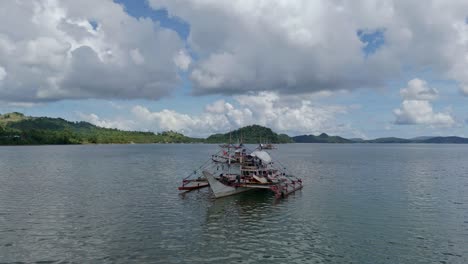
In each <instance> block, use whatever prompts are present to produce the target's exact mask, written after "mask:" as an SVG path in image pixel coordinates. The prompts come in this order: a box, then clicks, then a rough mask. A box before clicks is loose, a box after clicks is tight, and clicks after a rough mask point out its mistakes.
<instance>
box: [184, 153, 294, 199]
mask: <svg viewBox="0 0 468 264" xmlns="http://www.w3.org/2000/svg"><path fill="white" fill-rule="evenodd" d="M278 164H279V162H278ZM200 174H201V175H200ZM195 176H196V177H195ZM194 177H195V179H193V178H194ZM200 182H203V184H200ZM208 185H209V186H210V189H211V190H212V192H213V194H214V196H215V197H216V198H220V197H225V196H229V195H233V194H237V193H241V192H246V191H251V190H259V189H264V190H265V189H266V190H270V191H272V192H273V194H274V195H275V197H276V198H283V197H285V196H287V195H289V194H290V193H293V192H295V191H297V190H299V189H301V188H302V180H301V179H299V178H297V177H295V176H293V175H291V174H289V173H288V172H287V171H286V169H285V168H284V167H283V166H278V165H277V163H276V162H274V161H273V160H272V158H271V156H270V154H269V153H268V152H266V151H265V150H263V149H262V148H261V147H259V148H257V149H255V150H254V151H250V150H248V149H247V148H246V147H245V146H244V145H243V144H238V145H232V144H226V145H222V146H221V150H220V151H219V152H218V153H216V154H214V155H212V157H211V159H210V161H209V162H207V163H205V164H204V165H202V166H201V167H200V168H199V169H198V170H196V171H194V173H193V174H191V175H189V176H188V177H187V178H186V179H184V181H183V185H182V186H181V187H179V189H181V190H193V189H197V187H199V188H202V187H206V186H208ZM192 187H194V188H192ZM187 188H190V189H187Z"/></svg>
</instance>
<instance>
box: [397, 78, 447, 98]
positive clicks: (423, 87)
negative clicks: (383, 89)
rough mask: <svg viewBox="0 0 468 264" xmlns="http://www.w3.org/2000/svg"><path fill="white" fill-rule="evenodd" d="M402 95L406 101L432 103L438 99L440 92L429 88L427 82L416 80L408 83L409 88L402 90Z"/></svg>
mask: <svg viewBox="0 0 468 264" xmlns="http://www.w3.org/2000/svg"><path fill="white" fill-rule="evenodd" d="M400 95H401V97H403V98H404V99H405V100H426V101H432V100H435V99H437V97H438V95H439V92H438V91H437V90H436V89H434V88H429V87H428V86H427V82H426V81H424V80H421V79H418V78H416V79H413V80H411V81H409V82H408V87H406V88H403V89H401V90H400Z"/></svg>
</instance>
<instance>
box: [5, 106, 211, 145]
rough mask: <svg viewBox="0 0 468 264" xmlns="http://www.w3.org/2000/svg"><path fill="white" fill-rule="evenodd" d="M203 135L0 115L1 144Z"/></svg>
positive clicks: (171, 140)
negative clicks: (112, 127)
mask: <svg viewBox="0 0 468 264" xmlns="http://www.w3.org/2000/svg"><path fill="white" fill-rule="evenodd" d="M201 141H203V140H202V139H197V138H190V137H186V136H184V135H182V134H180V133H175V132H171V131H169V132H163V133H158V134H155V133H153V132H137V131H122V130H118V129H110V128H102V127H98V126H95V125H93V124H90V123H88V122H70V121H67V120H64V119H62V118H50V117H29V116H24V115H23V114H21V113H16V112H15V113H9V114H4V115H0V145H41V144H96V143H189V142H201Z"/></svg>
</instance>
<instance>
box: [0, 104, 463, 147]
mask: <svg viewBox="0 0 468 264" xmlns="http://www.w3.org/2000/svg"><path fill="white" fill-rule="evenodd" d="M237 141H242V142H243V143H247V144H258V143H273V144H281V143H338V144H342V143H349V144H356V143H362V144H366V143H367V144H371V143H384V144H392V143H399V144H407V143H426V144H468V138H463V137H458V136H448V137H442V136H421V137H415V138H411V139H405V138H398V137H383V138H376V139H371V140H365V139H361V138H353V139H347V138H344V137H340V136H330V135H328V134H326V133H321V134H319V135H317V136H315V135H312V134H305V135H298V136H293V137H290V136H288V135H286V134H278V133H276V132H274V131H273V130H272V129H271V128H268V127H264V126H260V125H250V126H245V127H241V128H239V129H236V130H233V131H230V132H227V133H218V134H213V135H210V136H208V137H207V138H194V137H188V136H185V135H183V134H181V133H177V132H174V131H165V132H160V133H153V132H141V131H123V130H118V129H113V128H103V127H99V126H96V125H93V124H91V123H88V122H84V121H78V122H71V121H67V120H65V119H63V118H51V117H32V116H25V115H24V114H22V113H19V112H13V113H7V114H3V115H1V114H0V145H42V144H113V143H116V144H128V143H209V144H214V143H228V142H232V143H236V142H237Z"/></svg>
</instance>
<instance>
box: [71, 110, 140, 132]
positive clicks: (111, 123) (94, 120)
mask: <svg viewBox="0 0 468 264" xmlns="http://www.w3.org/2000/svg"><path fill="white" fill-rule="evenodd" d="M75 114H76V115H77V116H78V118H80V119H81V120H82V121H85V122H89V123H91V124H94V125H96V126H100V127H105V128H117V129H121V130H134V129H133V127H135V122H134V121H133V120H127V119H122V118H116V119H114V120H106V119H102V118H100V117H99V116H98V115H96V114H94V113H91V114H85V113H82V112H76V113H75Z"/></svg>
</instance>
